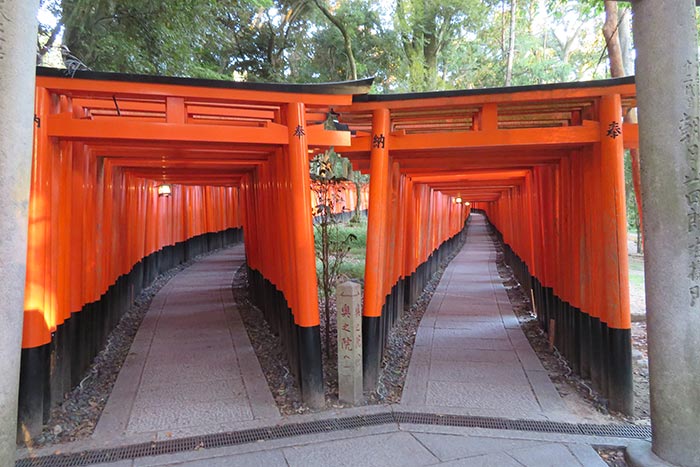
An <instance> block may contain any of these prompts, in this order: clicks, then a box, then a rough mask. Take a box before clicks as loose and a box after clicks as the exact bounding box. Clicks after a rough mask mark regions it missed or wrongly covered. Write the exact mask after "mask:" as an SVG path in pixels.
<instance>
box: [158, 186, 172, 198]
mask: <svg viewBox="0 0 700 467" xmlns="http://www.w3.org/2000/svg"><path fill="white" fill-rule="evenodd" d="M172 193H173V190H172V187H171V186H170V185H169V184H167V183H163V184H162V185H158V196H160V197H163V198H167V197H168V196H170V195H171V194H172Z"/></svg>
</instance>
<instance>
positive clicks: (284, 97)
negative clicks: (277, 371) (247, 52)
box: [19, 68, 638, 435]
mask: <svg viewBox="0 0 700 467" xmlns="http://www.w3.org/2000/svg"><path fill="white" fill-rule="evenodd" d="M370 84H371V80H364V81H354V82H346V83H329V84H321V85H274V84H254V83H233V82H220V81H204V80H192V79H179V78H159V77H145V76H134V75H117V74H106V73H95V72H77V73H76V74H75V76H73V77H67V76H65V75H64V74H62V72H61V71H60V70H49V69H41V68H40V69H39V70H38V77H37V87H36V105H35V114H36V115H35V133H34V134H35V138H34V159H33V169H32V188H31V202H30V227H29V244H28V245H29V246H28V252H27V265H28V268H27V282H26V299H25V324H24V337H23V352H22V369H21V387H20V393H21V397H20V420H19V421H20V425H19V426H20V429H21V430H22V431H23V432H24V433H29V434H30V435H31V434H32V433H36V432H37V430H38V428H40V427H41V425H42V423H43V421H44V420H45V419H46V417H47V415H48V410H49V409H50V408H51V406H52V405H53V404H56V403H57V402H60V400H62V395H63V393H64V392H65V391H67V390H68V389H69V388H71V387H73V386H75V385H76V384H78V383H79V382H80V380H81V379H82V377H83V373H84V372H85V370H86V369H87V367H88V365H89V364H90V361H91V360H92V358H93V357H94V356H95V355H96V354H97V352H99V350H100V349H101V348H102V347H103V345H104V344H105V341H106V337H107V335H108V333H109V332H110V331H111V330H112V329H113V328H114V326H115V325H116V323H117V322H118V319H119V317H120V316H121V315H122V314H123V313H124V312H125V311H126V310H127V309H128V307H129V305H130V303H131V302H132V301H133V300H134V297H135V296H136V295H137V294H138V293H139V292H140V290H141V289H142V288H144V287H145V286H148V285H149V284H150V283H151V282H152V281H153V280H154V278H155V277H156V276H157V274H158V273H160V272H164V271H166V270H168V269H170V268H172V267H173V266H174V265H176V264H179V263H182V262H184V261H186V260H188V259H189V258H191V257H193V256H195V255H196V254H198V253H200V252H203V251H206V250H209V249H213V248H217V247H220V246H223V245H225V244H229V243H233V242H236V241H240V240H241V239H242V238H243V235H242V234H243V232H245V236H244V237H245V240H244V241H245V250H246V256H247V263H248V268H249V279H250V284H251V289H252V296H253V298H254V300H255V301H256V303H257V304H258V306H259V307H260V308H261V309H263V311H264V313H265V316H266V317H267V319H268V321H269V322H270V325H271V326H272V328H273V329H274V330H275V332H277V333H278V334H279V335H280V337H281V341H282V342H283V345H284V347H285V349H286V353H287V357H288V359H289V363H290V365H291V368H292V371H293V372H294V373H295V375H296V377H297V378H298V381H299V384H300V386H301V389H302V394H303V396H304V399H305V400H306V401H307V402H308V403H309V404H310V405H312V406H320V405H322V404H323V399H324V398H323V382H322V368H321V343H320V328H319V308H318V289H317V281H316V268H315V253H314V238H313V229H312V204H311V203H312V201H311V193H310V178H309V160H310V158H311V157H313V155H314V154H316V153H318V152H319V151H323V150H325V149H326V148H329V147H331V146H333V147H334V148H335V149H336V151H338V152H339V153H341V154H342V155H343V156H345V157H348V158H350V160H351V161H352V163H353V165H354V167H355V168H356V169H359V170H362V171H363V172H366V173H369V174H370V175H371V177H370V197H369V220H368V240H367V268H366V272H365V290H364V311H363V313H364V319H363V328H364V329H363V336H364V341H363V354H364V374H365V381H366V389H372V388H373V387H374V386H375V385H376V381H377V375H378V374H379V368H380V363H381V358H382V354H383V349H384V344H385V341H386V337H387V335H388V333H389V331H390V330H391V328H392V326H393V324H394V322H395V321H396V320H397V319H398V318H399V317H400V314H401V310H403V307H404V305H405V304H410V303H411V302H413V301H415V300H416V298H417V297H418V295H419V294H420V293H421V291H422V289H423V287H424V286H425V284H426V282H427V280H429V278H430V276H431V274H432V272H434V271H435V269H436V267H437V265H438V264H439V262H440V261H441V260H442V259H443V258H444V256H445V255H446V254H447V253H449V252H450V251H451V250H453V249H454V248H455V246H456V245H457V243H458V242H457V240H458V237H459V236H460V235H462V234H463V233H464V231H465V226H466V221H467V218H468V216H469V212H470V209H479V210H482V211H483V212H485V213H486V214H487V216H488V219H489V220H490V222H491V223H492V224H493V226H494V227H495V228H496V229H497V231H498V232H499V233H500V235H501V236H502V239H503V241H504V243H505V244H506V250H507V254H506V260H507V262H508V263H509V264H510V265H511V267H513V269H514V271H515V273H516V275H517V277H518V279H519V280H520V282H521V284H522V285H523V286H524V287H525V288H527V289H531V290H532V295H533V296H534V300H535V307H536V310H537V313H538V317H539V320H540V322H541V324H542V326H543V327H544V328H545V329H546V330H547V331H549V332H554V333H555V336H556V346H557V348H558V349H559V350H560V351H561V352H562V353H563V354H564V355H565V356H566V358H567V359H568V360H569V361H570V363H571V365H572V368H573V369H574V371H576V372H577V373H579V374H580V375H581V376H583V377H586V378H590V379H591V380H592V382H593V384H594V385H595V386H596V388H597V389H598V390H599V391H601V393H602V394H604V395H605V396H606V397H608V399H609V401H610V406H611V407H612V408H613V409H617V410H621V411H624V412H630V411H631V408H632V372H631V344H630V312H629V295H628V271H627V267H628V264H627V240H626V238H627V235H626V227H627V225H626V219H625V187H624V169H623V152H624V149H625V148H632V147H636V146H637V144H638V143H637V140H638V132H637V127H636V125H628V124H623V123H622V121H623V115H624V114H625V113H626V112H627V111H628V110H629V109H630V108H633V107H635V106H636V102H635V87H634V83H633V80H632V79H620V80H607V81H596V82H587V83H569V84H557V85H543V86H529V87H520V88H503V89H487V90H468V91H449V92H433V93H422V94H404V95H369V94H367V93H368V91H369V86H370ZM331 111H333V112H335V113H337V114H338V116H339V117H338V118H339V121H340V123H342V124H345V125H347V130H341V131H329V130H326V129H324V125H323V123H324V121H325V120H326V116H327V114H328V113H329V112H331ZM166 182H167V183H169V184H172V196H170V197H169V198H161V197H159V196H158V193H157V188H158V185H160V184H162V183H166ZM458 197H459V198H462V199H463V200H464V201H465V202H464V203H462V204H459V203H457V202H455V201H456V198H458ZM552 326H553V327H554V328H552Z"/></svg>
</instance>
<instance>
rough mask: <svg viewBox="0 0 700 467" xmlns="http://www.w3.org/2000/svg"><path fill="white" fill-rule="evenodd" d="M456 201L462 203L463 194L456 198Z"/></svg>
mask: <svg viewBox="0 0 700 467" xmlns="http://www.w3.org/2000/svg"><path fill="white" fill-rule="evenodd" d="M455 203H457V204H462V197H461V196H458V197H456V198H455Z"/></svg>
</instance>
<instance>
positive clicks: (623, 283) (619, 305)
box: [599, 94, 634, 415]
mask: <svg viewBox="0 0 700 467" xmlns="http://www.w3.org/2000/svg"><path fill="white" fill-rule="evenodd" d="M600 125H601V136H600V137H601V142H600V151H601V158H600V172H599V174H600V177H601V178H600V205H599V209H600V220H601V227H602V232H601V233H602V240H603V241H602V242H601V247H602V251H601V252H600V253H601V254H602V257H603V261H602V264H601V266H602V269H601V271H600V272H601V274H602V276H603V281H604V287H603V288H602V289H601V291H600V292H601V294H602V296H603V303H604V304H605V307H606V309H604V310H602V312H603V313H604V314H605V316H606V318H605V323H606V324H607V331H608V332H607V349H608V354H607V356H606V357H607V366H608V393H609V399H610V408H612V409H613V410H617V411H620V412H623V413H626V414H630V415H631V414H632V413H633V411H634V403H633V401H634V392H633V387H632V343H631V329H630V328H631V320H630V303H629V278H628V276H629V269H628V267H629V265H628V258H627V216H626V204H625V171H624V170H625V169H624V148H623V142H622V134H621V132H620V131H619V129H620V128H621V127H622V104H621V101H620V96H619V95H618V94H614V95H606V96H603V97H602V98H601V100H600Z"/></svg>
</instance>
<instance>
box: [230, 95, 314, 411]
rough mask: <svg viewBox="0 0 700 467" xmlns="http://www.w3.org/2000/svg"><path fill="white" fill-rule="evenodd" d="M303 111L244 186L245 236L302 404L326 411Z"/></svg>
mask: <svg viewBox="0 0 700 467" xmlns="http://www.w3.org/2000/svg"><path fill="white" fill-rule="evenodd" d="M304 107H305V106H304V104H303V103H291V104H288V105H287V106H286V108H285V111H284V112H283V115H281V118H282V119H283V122H284V123H285V124H286V125H287V127H288V128H289V144H288V145H287V146H284V147H281V148H279V149H277V151H276V152H275V154H274V155H273V156H272V157H270V159H269V161H268V162H267V163H266V164H264V165H262V166H261V167H260V168H259V169H258V170H257V171H256V172H255V173H253V174H251V175H248V176H246V177H245V178H244V180H243V184H242V186H241V190H242V197H243V202H244V205H245V216H244V217H245V219H244V230H245V232H246V242H245V246H246V257H247V261H248V268H249V280H250V285H251V291H252V295H253V299H254V301H255V303H256V304H257V305H258V306H259V308H261V309H262V310H263V313H264V314H265V316H266V319H267V321H268V322H269V323H270V324H271V327H272V328H273V330H274V331H275V332H276V333H277V334H279V336H280V338H281V340H282V343H283V345H284V347H285V349H286V352H287V356H288V359H289V363H290V366H291V369H292V372H293V373H294V375H295V376H296V377H297V381H299V383H300V386H301V391H302V397H303V399H304V401H305V402H306V403H307V404H309V405H310V406H311V407H322V406H323V405H324V404H325V398H324V390H323V371H322V364H321V337H320V322H319V312H318V284H317V281H316V256H315V250H314V234H313V225H312V212H313V211H312V205H311V184H310V176H309V157H308V143H307V136H306V129H305V127H306V119H305V108H304Z"/></svg>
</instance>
